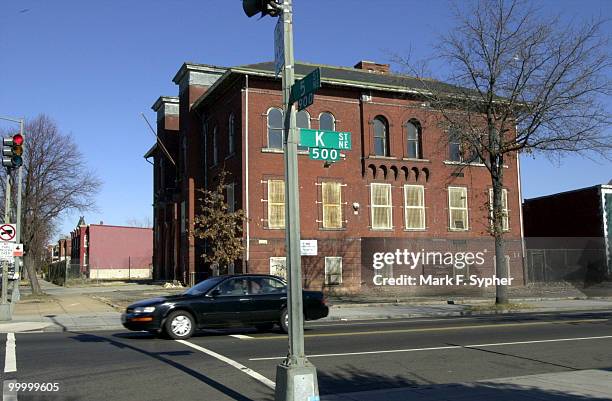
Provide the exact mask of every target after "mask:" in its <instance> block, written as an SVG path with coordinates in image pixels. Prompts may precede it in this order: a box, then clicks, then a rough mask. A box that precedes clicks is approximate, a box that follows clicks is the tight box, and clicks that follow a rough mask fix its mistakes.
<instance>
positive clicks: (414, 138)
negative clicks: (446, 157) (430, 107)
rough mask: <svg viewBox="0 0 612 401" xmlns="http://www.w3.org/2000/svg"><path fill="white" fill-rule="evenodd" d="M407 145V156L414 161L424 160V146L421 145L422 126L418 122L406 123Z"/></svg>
mask: <svg viewBox="0 0 612 401" xmlns="http://www.w3.org/2000/svg"><path fill="white" fill-rule="evenodd" d="M406 143H407V146H408V148H407V156H408V157H410V158H413V159H422V158H423V152H422V145H421V125H420V124H419V123H418V121H414V120H412V121H408V122H407V123H406Z"/></svg>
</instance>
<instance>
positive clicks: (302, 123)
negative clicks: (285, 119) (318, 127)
mask: <svg viewBox="0 0 612 401" xmlns="http://www.w3.org/2000/svg"><path fill="white" fill-rule="evenodd" d="M296 126H297V127H298V128H310V114H308V112H307V111H306V110H301V111H298V113H297V116H296ZM298 149H299V150H308V147H307V146H298Z"/></svg>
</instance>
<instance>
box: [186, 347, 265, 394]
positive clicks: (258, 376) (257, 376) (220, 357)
mask: <svg viewBox="0 0 612 401" xmlns="http://www.w3.org/2000/svg"><path fill="white" fill-rule="evenodd" d="M176 341H177V342H179V343H181V344H184V345H186V346H188V347H191V348H193V349H195V350H198V351H200V352H203V353H205V354H207V355H210V356H212V357H213V358H217V359H218V360H220V361H221V362H225V363H227V364H228V365H230V366H233V367H235V368H236V369H238V370H240V371H242V372H243V373H246V374H247V375H249V376H251V377H252V378H253V379H255V380H258V381H260V382H261V383H263V384H264V385H265V386H267V387H269V388H271V389H272V390H274V388H275V387H276V385H275V384H274V382H273V381H272V380H270V379H268V378H267V377H265V376H263V375H261V374H259V373H257V372H255V371H254V370H253V369H250V368H247V367H246V366H244V365H242V364H240V363H238V362H236V361H234V360H233V359H229V358H228V357H225V356H223V355H221V354H217V353H216V352H215V351H211V350H209V349H207V348H204V347H200V346H199V345H196V344H194V343H190V342H189V341H185V340H176Z"/></svg>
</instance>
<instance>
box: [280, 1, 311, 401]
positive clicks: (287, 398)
mask: <svg viewBox="0 0 612 401" xmlns="http://www.w3.org/2000/svg"><path fill="white" fill-rule="evenodd" d="M280 18H281V19H282V24H283V31H284V32H283V33H284V35H283V42H284V56H285V57H284V61H285V65H284V68H283V75H282V87H283V108H284V118H285V121H284V148H285V149H284V150H285V151H284V159H285V199H286V208H285V237H286V249H287V281H288V286H287V287H288V288H287V297H288V302H287V306H288V313H289V353H288V355H287V358H285V360H284V361H283V362H282V363H281V364H280V365H278V366H277V369H276V390H275V400H276V401H318V399H319V390H318V384H317V372H316V369H315V367H314V366H313V365H312V364H310V363H309V362H308V360H307V359H306V356H305V354H304V311H303V306H302V303H303V300H302V269H301V260H300V204H299V181H298V159H297V147H298V143H299V131H298V130H297V128H296V116H295V110H294V106H293V102H292V101H291V89H292V87H293V84H294V83H295V75H294V74H295V71H294V69H295V64H294V57H293V26H292V24H293V21H292V20H293V9H292V0H283V3H282V13H281V14H280Z"/></svg>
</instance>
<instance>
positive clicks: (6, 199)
mask: <svg viewBox="0 0 612 401" xmlns="http://www.w3.org/2000/svg"><path fill="white" fill-rule="evenodd" d="M4 189H5V191H4V194H5V197H4V224H9V218H10V213H9V211H10V209H11V173H10V171H9V170H8V169H7V170H6V184H5V187H4ZM7 287H8V262H7V261H6V260H3V261H2V301H1V302H2V305H6V304H8V292H7ZM5 309H6V307H3V308H2V316H0V320H10V313H9V318H8V319H6V315H5V313H4V312H5Z"/></svg>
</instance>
